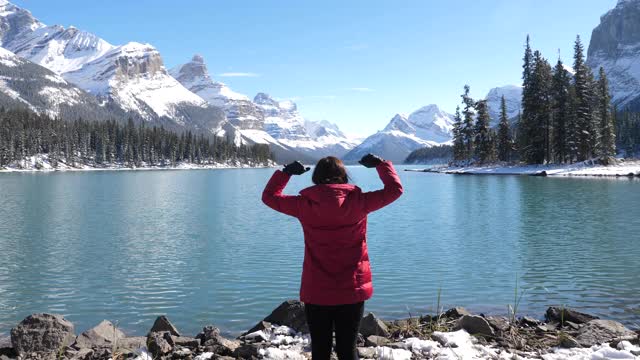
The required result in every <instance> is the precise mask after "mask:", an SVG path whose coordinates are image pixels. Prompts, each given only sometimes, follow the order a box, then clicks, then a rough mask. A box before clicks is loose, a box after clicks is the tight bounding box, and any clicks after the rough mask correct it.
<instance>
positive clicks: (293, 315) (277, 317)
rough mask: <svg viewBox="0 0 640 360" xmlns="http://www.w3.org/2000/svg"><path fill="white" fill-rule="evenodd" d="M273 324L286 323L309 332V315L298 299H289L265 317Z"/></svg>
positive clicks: (265, 319) (300, 330)
mask: <svg viewBox="0 0 640 360" xmlns="http://www.w3.org/2000/svg"><path fill="white" fill-rule="evenodd" d="M263 321H266V322H268V323H271V324H278V325H285V326H288V327H290V328H292V329H294V330H295V331H297V332H303V333H308V332H309V327H308V326H307V317H306V315H305V313H304V304H303V303H301V302H300V301H297V300H288V301H285V302H283V303H282V304H280V306H278V307H277V308H276V309H275V310H273V312H272V313H271V314H270V315H269V316H267V317H266V318H264V320H263Z"/></svg>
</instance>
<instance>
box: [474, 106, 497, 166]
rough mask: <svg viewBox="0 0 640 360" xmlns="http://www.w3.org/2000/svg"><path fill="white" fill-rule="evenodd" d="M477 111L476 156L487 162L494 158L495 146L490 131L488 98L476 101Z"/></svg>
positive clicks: (479, 159)
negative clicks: (493, 146)
mask: <svg viewBox="0 0 640 360" xmlns="http://www.w3.org/2000/svg"><path fill="white" fill-rule="evenodd" d="M475 108H476V111H477V116H476V124H475V128H474V145H475V156H476V158H477V159H478V161H479V162H480V163H486V162H488V161H491V160H492V157H493V152H494V151H493V148H492V137H491V134H490V132H489V122H490V121H491V118H490V117H489V107H488V106H487V101H486V100H480V101H478V102H476V104H475Z"/></svg>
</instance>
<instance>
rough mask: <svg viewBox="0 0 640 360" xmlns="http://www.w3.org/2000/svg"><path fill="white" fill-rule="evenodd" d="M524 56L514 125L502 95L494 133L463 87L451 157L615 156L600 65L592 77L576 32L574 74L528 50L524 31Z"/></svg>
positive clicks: (562, 159)
mask: <svg viewBox="0 0 640 360" xmlns="http://www.w3.org/2000/svg"><path fill="white" fill-rule="evenodd" d="M523 60H524V64H523V93H522V112H521V114H520V115H519V116H518V119H517V121H516V122H515V124H514V125H515V126H514V129H511V128H510V125H511V124H510V122H509V119H508V118H507V112H506V106H505V101H504V97H503V99H502V104H501V105H502V106H501V111H500V123H499V125H498V130H497V133H496V131H495V130H493V129H490V128H489V127H488V124H489V116H488V111H487V106H486V101H484V100H480V101H474V100H473V99H471V98H470V96H469V86H465V89H464V94H463V95H462V104H463V106H464V108H463V111H462V114H461V113H460V108H458V109H457V111H456V116H455V124H454V128H453V135H454V141H453V146H454V149H453V151H454V160H456V161H469V162H471V161H475V162H477V163H486V162H491V161H496V160H499V161H511V160H516V159H518V158H519V159H520V160H522V161H524V162H525V163H527V164H543V163H573V162H576V161H584V160H587V159H590V158H594V157H598V158H600V159H601V161H602V162H603V163H609V162H611V160H612V159H613V158H614V157H615V155H616V125H615V114H616V111H615V109H612V107H611V96H610V94H609V85H608V82H607V77H606V74H605V72H604V69H602V68H600V72H599V74H598V79H597V80H596V79H595V77H594V75H593V73H592V71H591V69H590V68H589V67H588V66H587V65H586V63H585V59H584V47H583V45H582V42H581V41H580V37H579V36H578V37H577V38H576V42H575V46H574V66H573V70H574V71H575V73H574V74H573V75H572V74H571V73H570V72H569V71H568V70H567V69H566V67H565V66H564V64H563V63H562V60H561V59H558V62H557V64H556V66H555V67H553V68H552V67H551V65H550V64H549V62H548V61H547V60H546V59H545V58H544V57H543V56H542V53H541V52H540V51H533V50H532V49H531V46H530V41H529V37H528V36H527V41H526V48H525V54H524V58H523ZM474 121H475V123H474ZM629 123H630V124H631V123H633V122H632V121H631V120H629ZM629 126H632V125H629ZM618 129H619V128H618ZM620 134H622V132H621V131H619V132H618V136H620Z"/></svg>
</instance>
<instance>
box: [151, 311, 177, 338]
mask: <svg viewBox="0 0 640 360" xmlns="http://www.w3.org/2000/svg"><path fill="white" fill-rule="evenodd" d="M164 331H168V332H170V333H171V335H173V336H180V333H179V332H178V329H176V327H175V326H173V324H172V323H171V322H170V321H169V319H167V317H166V316H164V315H163V316H158V318H157V319H156V321H155V322H154V323H153V326H152V327H151V330H149V333H154V332H164Z"/></svg>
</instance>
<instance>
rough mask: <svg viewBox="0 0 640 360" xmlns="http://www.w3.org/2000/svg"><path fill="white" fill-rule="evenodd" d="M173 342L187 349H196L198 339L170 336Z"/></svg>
mask: <svg viewBox="0 0 640 360" xmlns="http://www.w3.org/2000/svg"><path fill="white" fill-rule="evenodd" d="M171 338H172V339H173V343H174V344H176V345H178V346H182V347H186V348H189V349H197V348H198V346H200V340H198V339H196V338H192V337H187V336H172V337H171Z"/></svg>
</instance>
